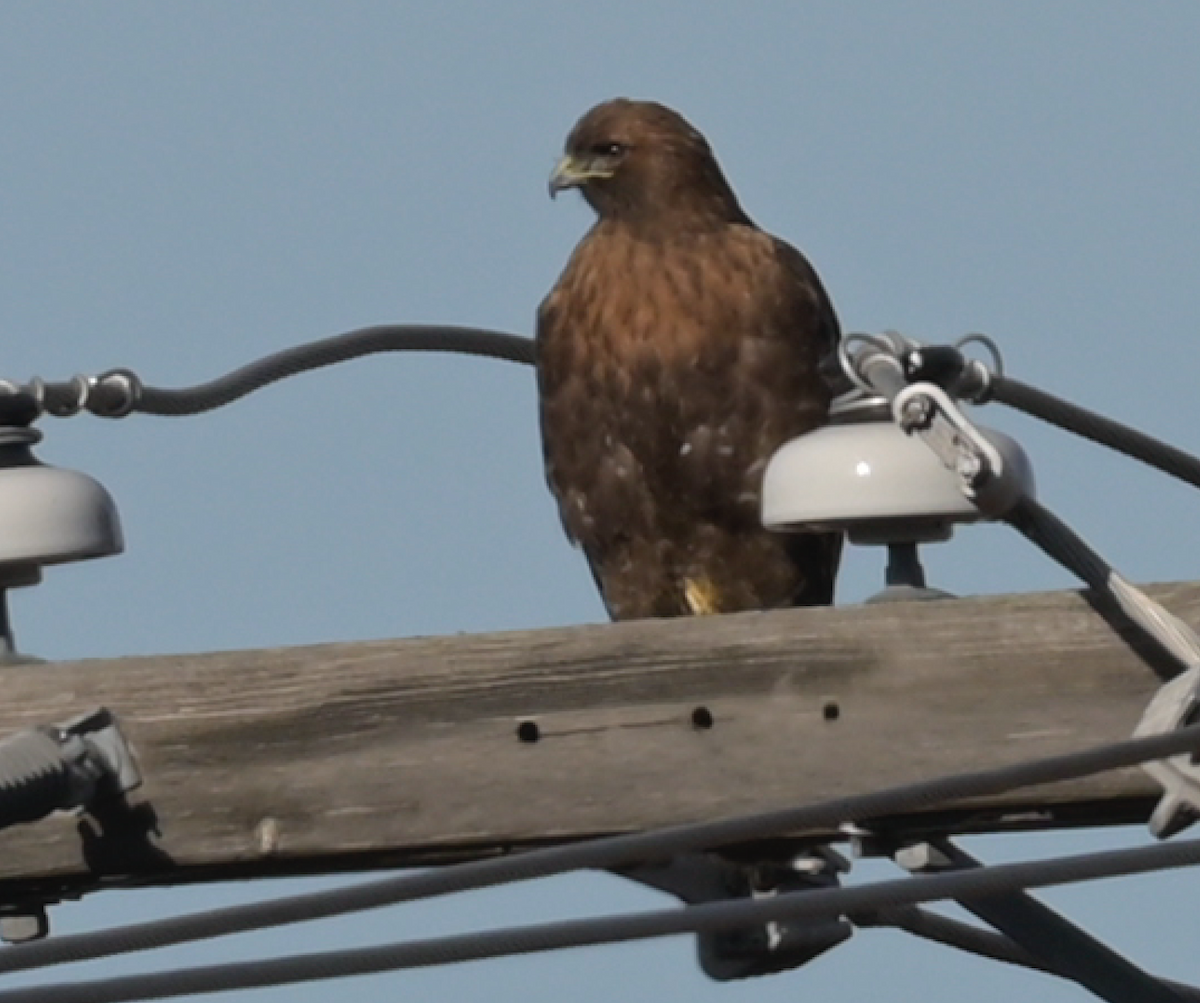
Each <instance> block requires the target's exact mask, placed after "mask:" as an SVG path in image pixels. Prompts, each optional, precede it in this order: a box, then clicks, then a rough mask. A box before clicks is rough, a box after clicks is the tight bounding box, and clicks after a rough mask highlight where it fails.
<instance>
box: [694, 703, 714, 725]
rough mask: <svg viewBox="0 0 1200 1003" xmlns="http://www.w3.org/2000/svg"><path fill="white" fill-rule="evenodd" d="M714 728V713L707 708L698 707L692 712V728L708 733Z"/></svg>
mask: <svg viewBox="0 0 1200 1003" xmlns="http://www.w3.org/2000/svg"><path fill="white" fill-rule="evenodd" d="M712 726H713V716H712V711H711V710H709V709H708V708H707V707H704V706H701V707H697V708H696V709H695V710H693V711H692V727H693V728H695V729H696V730H697V731H708V729H709V728H711V727H712Z"/></svg>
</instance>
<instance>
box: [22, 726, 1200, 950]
mask: <svg viewBox="0 0 1200 1003" xmlns="http://www.w3.org/2000/svg"><path fill="white" fill-rule="evenodd" d="M1196 750H1200V725H1191V726H1189V727H1186V728H1181V729H1179V730H1178V731H1172V732H1169V733H1166V734H1161V735H1152V736H1149V737H1146V738H1135V739H1129V740H1126V741H1122V742H1116V743H1113V744H1110V745H1103V746H1098V747H1095V748H1091V749H1085V750H1083V751H1080V752H1073V753H1068V754H1066V755H1061V756H1054V757H1051V758H1047V759H1040V760H1035V761H1032V762H1026V763H1017V764H1014V765H1012V766H1002V767H998V768H995V769H990V770H982V771H978V772H973V773H961V774H954V775H950V776H946V777H939V778H936V779H933V780H923V781H920V782H917V783H913V784H906V785H903V786H900V787H893V788H888V789H885V790H881V791H874V792H872V793H869V794H859V795H854V796H851V797H845V798H836V799H834V800H830V801H824V802H820V803H818V804H814V805H807V806H803V807H798V808H787V809H783V810H779V811H773V812H766V813H763V814H758V815H750V816H745V817H740V818H731V819H722V820H718V821H714V822H699V823H695V824H692V825H682V826H672V827H669V828H664V829H657V830H652V831H650V832H640V833H630V834H628V835H622V836H610V837H606V838H603V839H595V840H589V841H587V842H582V843H571V844H567V845H563V846H554V847H548V848H546V849H540V850H531V851H528V852H526V853H520V854H516V855H513V856H510V857H496V858H489V859H487V860H475V861H470V862H468V863H463V864H455V865H452V866H448V867H444V868H439V869H437V870H432V871H425V872H422V873H419V874H412V875H403V876H400V877H395V878H386V879H383V880H381V881H375V882H371V883H369V884H363V885H355V886H351V887H349V888H336V889H331V890H328V891H321V892H310V893H307V894H304V895H295V896H289V897H285V898H279V899H274V900H269V901H265V902H254V903H248V904H245V905H237V906H227V907H224V908H221V909H214V910H211V911H208V912H203V913H194V914H192V915H186V916H177V917H173V918H170V919H160V920H154V921H152V922H148V923H137V924H131V925H129V926H124V927H112V928H110V929H107V930H97V931H94V932H91V933H82V934H71V935H66V936H62V937H56V938H54V939H51V940H43V941H38V942H35V943H29V944H20V945H14V946H12V947H9V948H7V949H5V950H2V951H0V972H15V971H24V970H27V969H32V968H41V967H44V966H47V965H54V964H63V963H67V962H75V961H86V960H89V959H92V958H101V957H108V956H111V955H114V954H127V953H130V952H133V951H142V950H150V949H154V948H159V947H167V946H170V945H173V944H181V943H186V942H189V941H194V940H203V939H206V938H209V937H220V936H225V935H228V934H233V933H244V932H246V931H249V930H259V929H264V928H267V927H272V926H282V925H286V924H290V923H299V922H303V921H306V920H313V919H323V918H326V917H329V916H337V915H342V914H344V913H348V912H357V911H361V910H366V909H376V908H379V907H381V906H386V905H395V904H398V903H401V902H413V901H417V900H419V899H425V898H431V897H434V896H437V895H448V894H452V893H455V892H463V891H471V890H475V889H479V888H489V887H494V886H496V885H501V884H509V883H512V882H515V881H523V880H528V879H531V878H543V877H550V876H552V875H556V874H564V873H567V872H569V871H577V870H587V869H595V870H611V869H613V868H616V867H620V866H622V865H626V864H631V863H638V862H641V861H645V860H655V859H661V858H666V857H671V856H674V855H676V854H679V853H685V852H688V851H692V850H706V849H713V848H717V847H721V846H728V845H733V844H738V843H746V842H753V841H755V840H761V839H765V838H769V837H773V836H782V835H786V834H788V833H794V832H805V831H808V832H812V831H821V830H829V829H833V828H836V827H837V826H840V825H842V824H844V823H848V822H866V821H869V820H871V819H874V818H881V817H884V816H889V815H903V814H909V813H913V812H919V811H922V810H928V809H931V808H935V807H942V806H944V805H945V804H947V803H948V802H953V801H959V800H963V799H965V798H978V797H985V796H990V795H996V794H1001V793H1003V792H1005V791H1009V790H1013V789H1014V788H1018V787H1027V786H1032V785H1037V784H1046V783H1054V782H1057V781H1061V780H1071V779H1076V778H1079V777H1085V776H1091V775H1094V774H1097V773H1103V772H1106V771H1108V770H1113V769H1121V768H1123V767H1128V766H1136V765H1138V764H1140V763H1143V762H1146V761H1148V760H1152V759H1165V758H1168V757H1170V756H1175V755H1179V754H1181V753H1184V752H1192V751H1196Z"/></svg>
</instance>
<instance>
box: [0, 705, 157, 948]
mask: <svg viewBox="0 0 1200 1003" xmlns="http://www.w3.org/2000/svg"><path fill="white" fill-rule="evenodd" d="M4 745H5V746H6V747H7V748H8V749H9V750H12V751H17V752H26V751H28V753H29V755H28V756H26V757H21V756H18V757H17V758H16V759H15V762H16V764H18V765H17V766H15V767H14V768H13V775H12V776H10V777H9V778H8V781H7V782H8V786H7V787H6V788H5V791H7V793H8V794H10V795H11V797H10V801H8V802H5V801H2V800H0V804H3V805H5V807H6V808H7V809H8V810H9V811H11V816H10V817H7V818H5V819H3V820H4V821H5V822H13V823H15V822H31V821H36V820H37V819H39V818H42V817H44V816H46V815H49V814H51V813H52V812H55V811H62V810H71V809H78V810H87V809H89V808H91V807H92V806H93V805H97V804H98V803H99V802H102V801H106V800H111V799H113V798H118V797H120V796H121V795H124V794H126V793H128V792H129V791H131V790H133V789H134V788H135V787H138V786H140V784H141V782H142V775H141V773H140V771H139V770H138V767H137V762H136V760H135V759H134V755H133V751H132V749H131V748H130V746H129V744H128V743H127V742H126V741H125V737H124V736H123V735H122V734H121V731H120V729H119V727H118V725H117V720H116V718H115V717H114V716H113V714H112V713H111V712H110V711H109V710H107V709H105V708H103V707H101V708H99V709H98V710H94V711H91V712H90V713H88V714H83V715H81V716H79V717H76V718H73V719H71V720H70V721H67V722H65V723H63V724H61V725H57V726H51V727H44V728H37V729H33V730H31V731H26V732H21V733H19V734H17V735H15V736H13V737H12V738H10V739H7V740H6V742H5V743H4ZM22 770H24V771H25V773H26V774H28V775H22V773H21V771H22ZM57 901H59V900H58V899H57V898H48V899H40V898H22V899H19V900H16V901H10V902H4V903H0V940H4V941H7V942H8V943H23V942H24V941H28V940H37V939H39V938H41V937H45V936H46V934H47V933H49V931H50V921H49V917H48V916H47V913H46V907H47V906H48V905H52V904H54V903H56V902H57Z"/></svg>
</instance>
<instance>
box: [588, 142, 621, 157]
mask: <svg viewBox="0 0 1200 1003" xmlns="http://www.w3.org/2000/svg"><path fill="white" fill-rule="evenodd" d="M624 152H625V147H624V146H622V145H621V144H620V143H593V144H592V153H594V154H595V155H596V156H597V157H619V156H620V155H621V154H622V153H624Z"/></svg>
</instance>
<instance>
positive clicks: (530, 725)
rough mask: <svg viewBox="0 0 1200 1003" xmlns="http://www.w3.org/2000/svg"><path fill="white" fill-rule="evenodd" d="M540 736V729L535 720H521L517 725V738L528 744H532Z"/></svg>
mask: <svg viewBox="0 0 1200 1003" xmlns="http://www.w3.org/2000/svg"><path fill="white" fill-rule="evenodd" d="M541 737H542V729H541V728H539V727H538V726H537V722H536V721H522V722H521V723H520V724H518V725H517V738H518V740H520V741H522V742H525V743H526V744H528V745H532V744H533V743H534V742H536V741H537V740H538V739H540V738H541Z"/></svg>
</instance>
